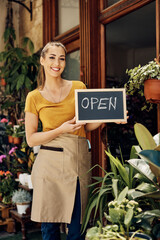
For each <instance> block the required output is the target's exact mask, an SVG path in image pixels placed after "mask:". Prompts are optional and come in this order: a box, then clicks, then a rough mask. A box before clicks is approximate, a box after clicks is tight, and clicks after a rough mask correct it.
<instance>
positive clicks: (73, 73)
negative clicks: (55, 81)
mask: <svg viewBox="0 0 160 240" xmlns="http://www.w3.org/2000/svg"><path fill="white" fill-rule="evenodd" d="M62 77H63V78H64V79H67V80H80V51H79V50H78V51H74V52H72V53H69V54H67V56H66V67H65V70H64V72H63V74H62Z"/></svg>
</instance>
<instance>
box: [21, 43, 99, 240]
mask: <svg viewBox="0 0 160 240" xmlns="http://www.w3.org/2000/svg"><path fill="white" fill-rule="evenodd" d="M65 58H66V49H65V47H64V46H63V45H62V44H61V43H57V42H50V43H48V44H47V45H46V46H45V47H44V48H43V50H42V53H41V57H40V63H41V78H40V80H39V81H40V84H39V87H38V88H37V89H36V90H34V91H32V92H30V93H29V94H28V96H27V99H26V106H25V127H26V138H27V142H28V145H29V146H30V147H33V146H36V145H41V149H40V151H39V154H38V156H37V158H36V160H35V163H34V166H33V169H32V183H33V189H34V190H33V201H32V213H31V219H32V220H33V221H36V222H42V225H41V229H42V236H43V239H44V240H50V239H52V240H54V239H56V240H58V239H60V232H59V225H60V223H62V222H64V223H68V224H69V225H68V230H69V231H68V236H67V239H69V240H73V239H76V240H78V239H84V238H83V237H82V236H81V235H80V227H81V225H80V223H81V222H82V217H83V215H84V210H85V206H86V201H87V187H86V186H87V184H88V183H89V180H90V178H89V175H88V174H87V170H88V169H89V168H90V152H89V149H88V144H87V140H86V138H85V137H86V131H91V130H94V129H96V128H97V127H99V126H100V123H94V124H93V123H92V124H89V123H88V124H86V125H83V124H79V123H76V122H75V99H74V90H75V89H84V88H86V87H85V85H84V84H83V83H82V82H80V81H68V80H64V79H62V77H61V74H62V72H63V70H64V68H65V64H66V61H65ZM39 119H40V120H41V122H42V126H43V132H37V129H38V121H39Z"/></svg>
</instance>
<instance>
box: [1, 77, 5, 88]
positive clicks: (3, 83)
mask: <svg viewBox="0 0 160 240" xmlns="http://www.w3.org/2000/svg"><path fill="white" fill-rule="evenodd" d="M1 86H6V81H5V79H4V78H1Z"/></svg>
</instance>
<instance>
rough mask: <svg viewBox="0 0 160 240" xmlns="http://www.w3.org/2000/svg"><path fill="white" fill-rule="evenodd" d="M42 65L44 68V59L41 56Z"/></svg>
mask: <svg viewBox="0 0 160 240" xmlns="http://www.w3.org/2000/svg"><path fill="white" fill-rule="evenodd" d="M40 64H41V65H42V66H43V64H44V58H43V57H42V56H41V57H40Z"/></svg>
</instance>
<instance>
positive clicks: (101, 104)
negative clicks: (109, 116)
mask: <svg viewBox="0 0 160 240" xmlns="http://www.w3.org/2000/svg"><path fill="white" fill-rule="evenodd" d="M102 101H109V98H100V101H99V104H98V108H97V109H107V106H106V105H107V103H106V102H102Z"/></svg>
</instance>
